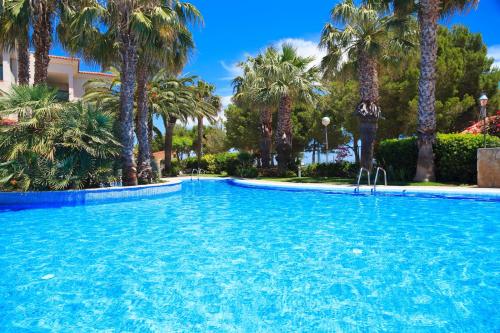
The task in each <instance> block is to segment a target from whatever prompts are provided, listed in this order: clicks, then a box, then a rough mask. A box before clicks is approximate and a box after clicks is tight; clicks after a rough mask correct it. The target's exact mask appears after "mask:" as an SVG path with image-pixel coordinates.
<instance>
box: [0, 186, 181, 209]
mask: <svg viewBox="0 0 500 333" xmlns="http://www.w3.org/2000/svg"><path fill="white" fill-rule="evenodd" d="M181 183H182V181H181V180H178V179H170V180H169V181H168V182H166V183H161V184H150V185H138V186H128V187H106V188H92V189H84V190H67V191H39V192H0V208H4V209H5V208H7V209H10V208H16V209H25V208H38V207H61V206H77V205H86V204H95V203H109V202H116V201H125V200H133V199H142V198H150V197H154V196H158V195H163V194H167V193H172V192H177V191H180V190H181V186H182V185H181Z"/></svg>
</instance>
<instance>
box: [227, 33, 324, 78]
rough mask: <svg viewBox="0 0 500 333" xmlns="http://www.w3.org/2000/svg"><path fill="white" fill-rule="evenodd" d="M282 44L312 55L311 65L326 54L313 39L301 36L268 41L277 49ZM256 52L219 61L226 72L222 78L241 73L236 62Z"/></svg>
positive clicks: (307, 55)
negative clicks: (235, 58)
mask: <svg viewBox="0 0 500 333" xmlns="http://www.w3.org/2000/svg"><path fill="white" fill-rule="evenodd" d="M283 44H290V45H292V46H293V47H294V48H296V49H297V53H298V54H299V55H300V56H302V57H313V58H314V61H313V62H312V65H313V66H319V65H320V63H321V59H322V58H323V57H324V56H325V55H326V51H325V50H321V49H320V48H319V47H318V42H317V41H313V40H306V39H302V38H283V39H280V40H278V41H275V42H272V43H270V45H272V46H274V47H275V48H277V49H280V48H281V46H282V45H283ZM266 47H267V46H266ZM266 47H263V48H262V49H261V50H260V52H264V50H265V48H266ZM258 52H259V51H258ZM258 52H255V53H254V54H252V53H248V52H245V53H244V54H243V56H242V57H241V59H239V60H238V61H236V62H233V63H230V64H228V63H227V62H225V61H221V62H220V64H221V66H222V67H223V68H224V69H225V70H226V73H227V76H225V77H223V78H222V80H232V79H234V78H235V77H237V76H240V75H242V74H243V71H242V69H241V68H240V67H238V63H239V62H241V61H244V60H245V59H246V58H247V57H249V56H255V55H256V54H257V53H258Z"/></svg>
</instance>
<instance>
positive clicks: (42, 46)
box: [28, 0, 59, 84]
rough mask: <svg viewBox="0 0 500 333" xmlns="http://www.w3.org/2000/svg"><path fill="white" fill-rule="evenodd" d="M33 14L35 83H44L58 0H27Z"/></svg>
mask: <svg viewBox="0 0 500 333" xmlns="http://www.w3.org/2000/svg"><path fill="white" fill-rule="evenodd" d="M28 1H29V4H30V7H31V13H32V15H33V45H34V46H35V76H34V81H35V84H45V83H46V82H47V73H48V68H49V62H50V57H49V52H50V49H51V47H52V30H53V25H54V17H55V13H56V9H57V6H58V4H59V1H58V0H28Z"/></svg>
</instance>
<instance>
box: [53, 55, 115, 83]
mask: <svg viewBox="0 0 500 333" xmlns="http://www.w3.org/2000/svg"><path fill="white" fill-rule="evenodd" d="M49 58H51V59H57V60H63V61H70V62H76V70H77V72H78V74H83V75H99V76H105V77H109V78H112V77H114V75H113V74H111V73H104V72H92V71H82V70H80V58H75V57H66V56H58V55H49Z"/></svg>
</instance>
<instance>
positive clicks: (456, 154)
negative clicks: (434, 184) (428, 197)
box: [434, 134, 500, 183]
mask: <svg viewBox="0 0 500 333" xmlns="http://www.w3.org/2000/svg"><path fill="white" fill-rule="evenodd" d="M486 142H487V146H488V147H491V146H494V145H500V138H497V137H493V136H487V141H486ZM482 147H483V136H482V135H473V134H440V135H438V140H437V141H436V144H435V145H434V154H435V156H436V179H438V180H439V181H453V182H461V183H475V182H476V181H477V150H478V148H482Z"/></svg>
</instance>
